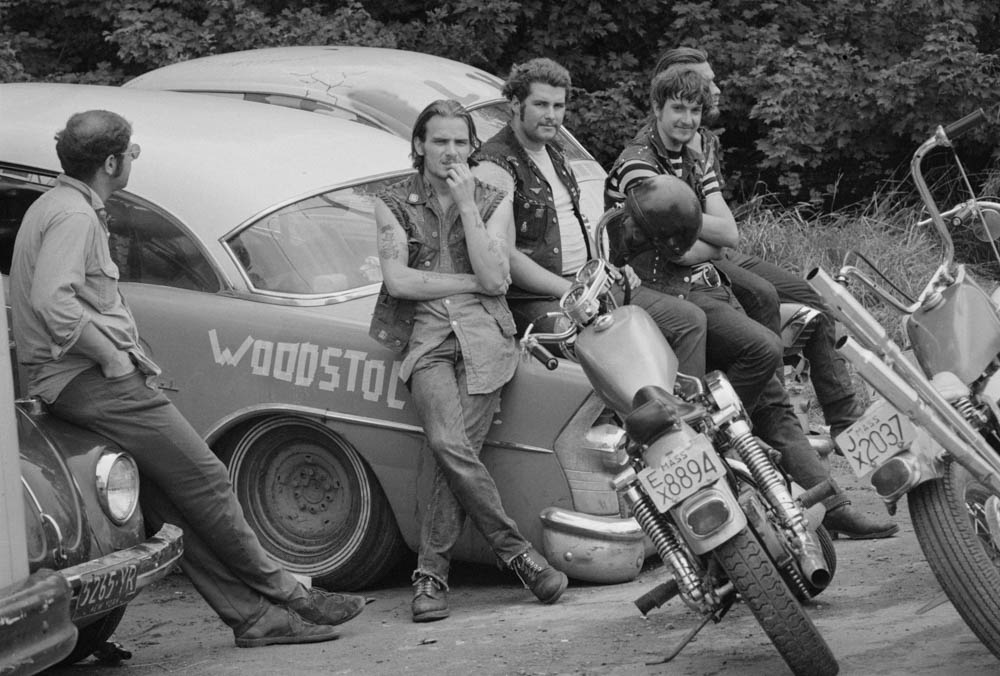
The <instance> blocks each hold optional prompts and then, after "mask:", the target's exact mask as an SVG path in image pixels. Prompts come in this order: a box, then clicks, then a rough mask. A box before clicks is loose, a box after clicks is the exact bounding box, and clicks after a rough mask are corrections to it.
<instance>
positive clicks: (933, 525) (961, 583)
mask: <svg viewBox="0 0 1000 676" xmlns="http://www.w3.org/2000/svg"><path fill="white" fill-rule="evenodd" d="M989 496H990V493H989V491H987V490H986V488H984V487H983V485H982V484H980V483H979V482H978V481H976V479H975V478H973V477H972V475H971V474H969V472H968V471H967V470H966V469H965V468H964V467H962V466H961V465H959V464H958V463H956V462H949V463H948V465H947V468H946V471H945V475H944V476H943V477H941V478H940V479H935V480H933V481H928V482H926V483H923V484H921V485H920V486H918V487H917V488H916V489H915V490H913V491H912V492H911V493H910V494H909V496H908V500H907V501H908V503H909V507H910V519H911V520H912V521H913V530H914V531H915V532H916V535H917V541H918V542H919V543H920V548H921V549H922V550H923V552H924V558H926V559H927V563H928V564H929V565H930V567H931V570H932V571H934V576H935V577H936V578H937V580H938V583H939V584H940V585H941V588H942V589H944V592H945V594H946V595H947V596H948V599H949V600H950V601H951V603H952V605H953V606H955V610H957V611H958V614H959V615H961V616H962V619H963V620H965V623H966V624H967V625H968V626H969V628H970V629H972V632H973V633H974V634H975V635H976V636H977V637H978V638H979V640H980V641H982V643H983V645H985V646H986V647H987V648H988V649H989V650H990V652H992V653H993V654H994V655H996V656H997V657H998V658H1000V619H998V618H1000V549H998V548H997V545H996V544H995V543H994V542H993V541H992V540H991V538H990V534H989V528H988V526H987V524H986V519H985V512H984V507H983V505H984V503H985V502H986V499H987V498H988V497H989Z"/></svg>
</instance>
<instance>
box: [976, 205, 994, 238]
mask: <svg viewBox="0 0 1000 676" xmlns="http://www.w3.org/2000/svg"><path fill="white" fill-rule="evenodd" d="M979 211H980V213H981V214H982V215H983V218H982V221H980V220H979V219H978V218H976V217H975V215H973V217H972V234H974V235H975V236H976V239H978V240H979V241H980V242H989V241H991V240H996V239H1000V211H997V210H996V209H990V208H985V207H984V208H982V209H980V210H979Z"/></svg>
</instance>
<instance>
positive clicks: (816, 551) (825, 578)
mask: <svg viewBox="0 0 1000 676" xmlns="http://www.w3.org/2000/svg"><path fill="white" fill-rule="evenodd" d="M800 542H801V543H802V545H803V546H802V554H800V555H799V557H798V559H799V565H800V566H801V567H802V573H803V575H805V576H806V578H807V579H808V580H809V582H810V584H812V586H813V587H815V588H816V589H826V588H827V586H828V585H829V584H830V580H832V579H833V576H832V575H830V569H829V568H827V566H826V559H825V558H824V557H823V550H822V548H821V547H820V546H819V543H818V542H817V541H816V540H815V539H814V538H811V537H805V538H802V539H801V540H800Z"/></svg>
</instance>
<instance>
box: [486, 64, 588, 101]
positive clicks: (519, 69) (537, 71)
mask: <svg viewBox="0 0 1000 676" xmlns="http://www.w3.org/2000/svg"><path fill="white" fill-rule="evenodd" d="M534 82H541V83H542V84H547V85H549V86H552V87H562V88H563V89H565V90H566V94H567V95H568V94H569V90H570V87H571V86H572V84H573V81H572V80H571V78H570V76H569V71H568V70H566V69H565V68H563V67H562V66H560V65H559V64H558V63H556V62H555V61H553V60H552V59H547V58H545V57H539V58H537V59H531V60H530V61H525V62H524V63H522V64H519V65H515V66H512V67H511V69H510V75H508V76H507V82H505V83H504V86H503V91H502V93H503V95H504V97H505V98H506V99H507V100H508V101H513V100H514V99H517V100H518V101H524V100H525V99H526V98H528V94H529V93H530V92H531V85H532V83H534Z"/></svg>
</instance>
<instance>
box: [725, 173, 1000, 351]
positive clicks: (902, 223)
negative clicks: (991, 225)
mask: <svg viewBox="0 0 1000 676" xmlns="http://www.w3.org/2000/svg"><path fill="white" fill-rule="evenodd" d="M949 206H950V205H949ZM945 208H947V207H945ZM736 218H737V221H738V222H739V225H740V236H741V238H740V248H741V250H743V251H746V252H749V253H754V254H757V255H758V256H760V257H761V258H763V259H764V260H767V261H770V262H772V263H775V264H777V265H781V266H783V267H785V268H786V269H788V270H791V271H793V272H795V273H796V274H799V275H803V276H804V275H805V274H806V273H807V272H808V271H809V270H811V269H812V268H815V267H821V268H823V269H824V270H826V271H827V272H828V273H830V274H835V273H836V272H837V270H839V269H840V267H841V265H843V261H844V255H845V254H846V253H847V252H848V251H849V250H854V251H857V252H859V253H861V254H863V255H864V256H865V257H866V258H867V259H868V260H870V261H871V262H872V263H873V264H874V266H875V267H876V268H877V269H878V270H880V271H881V272H882V274H884V275H885V276H886V277H887V278H888V279H889V280H891V281H892V283H894V284H895V285H897V286H898V287H899V288H900V289H901V290H902V291H903V292H904V293H906V294H908V295H909V296H910V297H911V298H916V297H917V296H918V295H919V294H920V292H921V291H922V290H923V288H924V286H925V284H926V283H927V281H928V280H929V279H930V277H931V275H932V274H933V273H934V271H935V270H936V269H937V267H938V265H939V264H940V261H941V256H942V251H943V249H942V246H941V240H940V238H939V237H938V235H937V232H936V231H935V230H934V229H933V227H931V226H929V225H923V226H921V225H918V223H919V221H920V220H921V219H926V218H927V213H926V211H924V210H923V209H922V208H919V207H917V206H915V205H914V204H913V198H912V194H907V193H904V192H902V191H898V190H894V189H886V190H884V191H882V192H881V193H879V194H877V195H876V196H875V197H873V198H872V199H871V200H870V201H869V202H868V203H867V204H865V205H860V206H857V207H855V208H852V209H847V210H842V211H839V212H835V213H832V214H817V213H814V212H813V211H811V210H810V207H809V206H808V205H804V206H800V207H794V208H787V207H779V206H778V205H777V203H776V200H774V199H772V198H769V197H768V196H763V197H757V198H754V199H753V200H751V201H750V202H748V203H745V204H743V205H741V206H740V207H739V208H738V209H737V210H736ZM953 239H954V241H955V247H956V254H955V260H956V262H959V263H962V262H967V261H975V262H974V263H971V264H970V265H969V272H970V273H971V274H972V275H973V277H975V278H976V280H977V281H979V282H980V283H981V284H982V285H983V286H984V287H985V288H986V290H987V291H988V292H989V291H992V290H993V288H995V286H996V280H997V279H998V269H1000V268H998V264H997V262H996V261H995V260H992V259H993V254H992V249H991V248H990V247H989V245H986V244H982V243H981V242H978V241H977V240H975V239H974V238H973V237H972V236H971V233H969V232H955V233H953ZM987 254H988V255H987ZM984 261H985V262H984ZM859 267H862V269H864V266H863V265H859ZM869 276H872V275H869ZM883 286H884V285H883ZM850 290H851V291H852V292H853V293H854V294H855V296H857V297H858V298H859V299H860V300H861V301H862V303H863V304H864V305H865V307H866V308H867V309H868V310H869V311H870V312H871V313H872V314H873V315H874V316H875V317H876V318H877V319H878V320H879V322H880V323H881V324H882V325H883V326H884V327H885V328H886V330H887V331H889V333H890V335H891V336H892V337H893V339H894V340H896V342H897V343H899V344H900V345H901V346H904V347H905V345H904V344H903V335H902V331H901V322H900V317H899V314H898V313H897V312H896V311H895V310H893V309H892V308H889V307H888V306H887V305H885V304H884V303H882V302H881V301H879V300H878V299H877V297H876V296H875V295H874V294H873V293H871V292H869V291H867V290H866V289H865V288H864V287H863V286H862V285H861V284H860V283H858V282H853V283H852V284H851V287H850ZM901 300H903V302H904V303H906V304H909V303H910V302H911V301H908V300H906V299H905V298H901Z"/></svg>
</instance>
